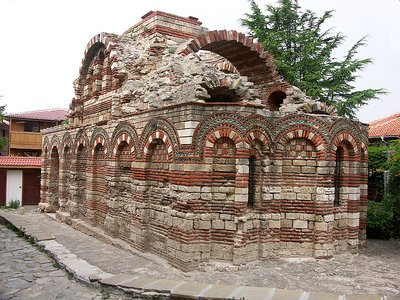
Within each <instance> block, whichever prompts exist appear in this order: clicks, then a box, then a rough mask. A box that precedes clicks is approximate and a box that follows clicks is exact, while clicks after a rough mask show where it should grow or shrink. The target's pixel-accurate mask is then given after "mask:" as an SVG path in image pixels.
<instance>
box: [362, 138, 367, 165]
mask: <svg viewBox="0 0 400 300" xmlns="http://www.w3.org/2000/svg"><path fill="white" fill-rule="evenodd" d="M360 156H361V159H364V160H366V161H368V146H367V145H366V144H365V143H364V141H362V142H361V145H360Z"/></svg>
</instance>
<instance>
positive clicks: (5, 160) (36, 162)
mask: <svg viewBox="0 0 400 300" xmlns="http://www.w3.org/2000/svg"><path fill="white" fill-rule="evenodd" d="M41 166H42V158H41V157H25V156H0V168H3V169H4V168H11V169H13V168H14V169H15V168H40V167H41Z"/></svg>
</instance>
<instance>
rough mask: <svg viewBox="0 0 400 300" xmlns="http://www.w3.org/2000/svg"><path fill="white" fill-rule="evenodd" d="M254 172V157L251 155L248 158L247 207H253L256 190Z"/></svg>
mask: <svg viewBox="0 0 400 300" xmlns="http://www.w3.org/2000/svg"><path fill="white" fill-rule="evenodd" d="M255 173H256V157H255V156H254V155H252V156H250V158H249V188H248V200H247V207H254V198H255V192H256V190H255V186H256V183H255V177H256V176H255V175H256V174H255Z"/></svg>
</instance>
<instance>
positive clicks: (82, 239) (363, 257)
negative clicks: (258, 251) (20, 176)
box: [0, 214, 400, 299]
mask: <svg viewBox="0 0 400 300" xmlns="http://www.w3.org/2000/svg"><path fill="white" fill-rule="evenodd" d="M29 219H30V220H31V221H33V222H37V223H40V224H41V225H43V226H44V227H45V228H46V231H48V232H49V233H50V234H52V235H54V237H55V238H56V241H57V242H58V243H60V244H61V245H63V246H64V247H65V248H67V249H68V250H69V251H71V253H74V254H76V255H77V256H78V257H79V258H81V259H83V260H85V261H87V262H88V263H90V264H92V265H94V266H97V267H99V268H100V269H101V270H103V271H104V272H109V273H112V274H119V273H126V274H133V275H142V276H150V277H155V278H159V279H162V278H165V279H173V280H184V281H187V282H197V283H200V284H201V283H212V284H229V285H241V286H258V287H271V288H280V289H290V290H303V291H319V292H328V293H341V294H369V295H388V296H395V297H396V299H397V298H398V297H400V243H399V241H398V240H393V241H378V240H368V247H367V248H365V249H362V250H361V251H360V253H358V254H351V253H343V254H337V255H335V257H334V258H332V259H324V260H316V259H313V258H303V259H301V258H290V259H276V260H267V261H262V262H254V263H250V264H248V265H247V266H243V267H241V268H239V269H238V268H237V267H233V266H231V265H229V264H224V263H216V262H214V263H209V264H203V265H201V266H200V268H199V270H197V271H193V272H187V273H185V272H182V271H180V270H178V269H175V268H173V267H171V266H170V265H168V263H167V262H166V261H165V260H163V259H160V258H158V257H157V256H155V255H152V254H149V253H137V254H135V253H132V252H130V251H125V250H122V249H119V248H116V247H114V246H113V245H111V244H108V243H104V242H102V241H99V240H97V239H95V238H93V237H91V236H89V235H87V234H84V233H82V232H80V231H77V230H75V229H73V228H72V227H70V226H68V225H65V224H63V223H60V222H56V221H55V220H53V219H51V218H49V217H48V216H46V215H43V214H32V215H30V216H29ZM8 238H9V237H8ZM14 239H17V238H16V237H14ZM2 244H4V243H2ZM5 244H7V243H5ZM25 244H26V243H25ZM27 246H29V247H31V246H30V245H29V244H27ZM2 247H3V246H0V249H1V251H2V253H3V252H4V250H3V248H2ZM18 249H19V248H18ZM21 251H22V250H21ZM25 251H27V250H25ZM34 251H35V253H37V250H34ZM2 255H4V254H2ZM11 257H12V256H11ZM28 257H29V256H28ZM0 259H1V260H0V276H1V281H0V290H1V286H5V285H6V284H9V283H8V282H5V283H3V282H4V280H5V279H4V276H6V275H5V274H7V272H8V271H7V266H6V265H5V262H6V261H8V259H7V257H3V256H1V257H0ZM24 264H25V263H24ZM4 269H5V271H4ZM13 269H14V267H10V270H13ZM52 272H58V273H55V274H61V273H60V272H61V271H57V270H53V271H52ZM64 274H65V273H64ZM7 276H8V275H7ZM10 277H13V276H10ZM14 277H16V278H19V277H18V276H14ZM64 279H65V276H64ZM66 280H67V282H71V284H72V283H74V284H76V283H75V282H74V281H68V279H66ZM45 281H46V280H45ZM46 283H47V284H50V283H51V280H50V279H47V281H46ZM64 285H65V283H64ZM53 286H54V287H56V286H57V284H54V285H53ZM11 288H12V287H11ZM80 288H88V287H86V286H83V287H82V286H80ZM8 289H10V288H8ZM63 290H65V289H63ZM35 291H36V290H35ZM88 291H89V292H88V295H91V296H89V297H93V298H95V299H96V297H101V291H99V290H93V289H89V290H88ZM74 295H75V293H74ZM112 296H114V294H113V295H112ZM75 298H76V297H75ZM38 299H39V298H38ZM40 299H42V298H40ZM82 299H87V298H82ZM98 299H101V298H98ZM109 299H112V298H109Z"/></svg>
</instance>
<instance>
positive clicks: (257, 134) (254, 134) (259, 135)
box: [244, 129, 271, 150]
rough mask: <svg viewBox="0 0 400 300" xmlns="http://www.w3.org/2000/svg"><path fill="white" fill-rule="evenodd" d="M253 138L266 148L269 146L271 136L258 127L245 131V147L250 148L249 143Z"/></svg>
mask: <svg viewBox="0 0 400 300" xmlns="http://www.w3.org/2000/svg"><path fill="white" fill-rule="evenodd" d="M255 140H258V141H260V142H261V143H262V144H263V145H264V147H266V149H268V150H269V149H270V147H271V138H270V137H269V136H268V135H267V134H266V133H264V132H262V131H261V130H259V129H253V130H251V131H250V132H248V133H247V135H246V137H245V139H244V142H245V145H246V148H247V149H250V147H251V143H252V142H253V141H255Z"/></svg>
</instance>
